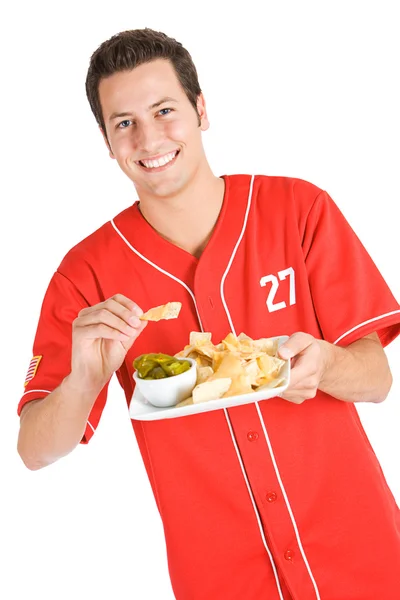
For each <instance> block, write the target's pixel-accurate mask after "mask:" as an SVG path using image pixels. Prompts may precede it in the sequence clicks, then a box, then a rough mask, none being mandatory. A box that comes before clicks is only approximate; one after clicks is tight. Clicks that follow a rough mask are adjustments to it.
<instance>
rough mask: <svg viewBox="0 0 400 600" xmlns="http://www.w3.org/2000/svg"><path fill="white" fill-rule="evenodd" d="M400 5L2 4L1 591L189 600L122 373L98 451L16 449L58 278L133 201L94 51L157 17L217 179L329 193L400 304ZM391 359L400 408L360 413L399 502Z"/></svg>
mask: <svg viewBox="0 0 400 600" xmlns="http://www.w3.org/2000/svg"><path fill="white" fill-rule="evenodd" d="M396 4H397V3H396V2H385V1H382V0H380V1H379V2H361V1H360V2H352V1H351V0H350V1H349V0H347V1H346V2H343V3H338V2H337V1H335V2H333V1H332V2H322V1H319V2H314V3H311V2H292V3H288V2H282V1H280V2H276V0H274V1H273V2H272V1H271V2H269V1H267V2H266V1H263V2H260V6H262V7H263V8H260V7H259V6H258V3H256V2H251V1H249V0H247V1H246V2H245V3H244V4H243V5H239V4H237V5H236V4H235V2H233V1H231V2H219V3H217V2H212V3H210V4H209V5H208V4H207V3H198V2H196V3H195V2H189V1H188V0H187V1H186V2H181V3H180V2H177V1H173V2H165V1H164V2H160V1H155V0H152V1H151V2H122V1H118V0H114V1H113V2H108V3H101V2H99V1H97V2H84V1H82V2H79V3H75V4H74V3H73V2H72V3H71V2H68V3H65V4H63V5H61V4H60V3H58V2H54V3H50V2H48V3H44V2H32V3H31V2H23V3H18V2H14V3H13V4H12V8H10V6H11V4H10V6H9V7H7V8H4V7H3V8H2V14H1V15H0V23H1V29H2V31H1V32H0V33H1V36H0V39H1V49H0V50H1V61H2V65H1V81H2V83H1V88H2V92H1V96H0V101H1V141H2V143H1V150H0V151H1V155H2V156H1V171H2V176H1V181H0V185H1V192H0V194H1V199H2V200H1V202H2V212H1V216H2V220H1V225H2V227H1V231H2V235H1V269H2V274H3V276H2V288H1V290H2V292H1V303H2V305H1V317H2V318H1V322H2V329H1V331H2V336H1V342H2V343H1V353H2V357H1V371H2V381H3V388H2V396H3V398H2V402H1V411H2V412H1V418H0V456H1V480H0V489H1V496H0V498H1V511H0V531H1V535H0V553H2V554H3V558H2V564H1V567H2V569H1V570H2V576H1V578H0V597H2V598H6V599H7V600H20V599H21V598H25V597H29V598H33V599H34V600H36V599H40V600H50V599H51V600H54V598H57V600H64V599H68V600H70V599H71V598H74V599H75V600H83V599H92V598H93V599H99V598H101V599H103V598H104V599H106V598H107V599H110V598H118V600H128V599H131V598H140V599H141V600H146V599H154V598H157V599H162V600H171V599H172V598H173V594H172V591H171V586H170V583H169V579H168V571H167V565H166V556H165V546H164V540H163V532H162V525H161V522H160V519H159V516H158V513H157V511H156V506H155V502H154V500H153V496H152V494H151V490H150V485H149V483H148V481H147V478H146V475H145V471H144V467H143V465H142V462H141V458H140V455H139V451H138V447H137V444H136V440H135V438H134V435H133V433H132V429H131V425H130V421H129V419H128V413H127V408H126V404H125V400H124V396H123V393H122V390H120V389H119V387H118V383H117V382H116V381H115V380H114V381H113V382H112V384H111V388H110V393H109V400H108V404H107V406H106V409H105V411H104V413H103V417H102V420H101V423H100V426H99V428H98V430H97V433H96V434H95V436H94V438H93V440H92V441H91V443H90V444H89V446H87V447H82V446H80V447H78V448H77V449H76V450H75V451H74V452H73V453H72V454H71V455H69V456H68V457H66V458H64V459H63V460H61V461H59V462H57V463H56V464H54V465H52V466H50V467H48V468H46V469H44V470H41V471H38V472H30V471H28V470H27V469H26V468H25V467H24V466H23V464H22V462H21V461H20V459H19V457H18V455H17V453H16V439H17V431H18V418H17V416H16V406H17V402H18V400H19V398H20V396H21V394H22V393H23V381H24V377H25V373H26V370H27V367H28V364H29V361H30V358H31V348H32V342H33V337H34V334H35V330H36V323H37V319H38V316H39V311H40V306H41V302H42V299H43V295H44V292H45V289H46V287H47V284H48V282H49V280H50V277H51V275H52V273H53V271H54V270H55V269H56V268H57V266H58V264H59V262H60V261H61V259H62V257H63V256H64V254H65V253H66V252H67V251H68V250H69V249H70V248H71V247H72V246H73V245H74V244H76V243H78V242H79V241H80V240H81V239H82V238H84V237H86V236H87V235H88V234H90V233H91V232H92V231H93V230H95V229H96V228H97V227H99V226H101V225H102V224H103V223H104V222H106V221H108V220H109V219H110V218H111V217H113V216H114V215H116V214H117V213H118V212H120V211H121V210H123V209H124V208H125V207H127V206H129V205H130V204H131V203H132V202H133V200H134V198H135V197H136V195H135V190H134V188H133V185H132V184H131V183H130V181H129V180H128V179H127V178H126V177H125V176H124V175H123V174H122V172H120V171H119V168H118V165H117V164H116V162H115V161H111V160H110V159H109V157H108V154H107V152H106V148H105V146H104V144H103V141H102V139H101V137H100V134H99V132H98V130H97V127H96V124H95V121H94V118H93V117H92V114H91V112H90V109H89V105H88V102H87V100H86V96H85V88H84V83H85V76H86V71H87V67H88V63H89V58H90V55H91V53H92V52H93V51H94V50H95V49H96V48H97V46H98V45H99V44H100V43H101V42H102V41H104V40H105V39H107V38H109V37H110V36H111V35H113V34H115V33H117V32H119V31H122V30H125V29H133V28H139V27H146V26H147V27H151V28H153V29H158V30H161V31H164V32H165V33H167V34H168V35H170V36H172V37H175V38H176V39H178V40H179V41H181V42H182V43H183V45H185V46H186V47H187V48H188V50H189V51H190V52H191V54H192V57H193V59H194V62H195V64H196V65H197V69H198V73H199V79H200V84H201V86H202V88H203V91H204V93H205V97H206V100H207V103H208V111H209V117H210V121H211V129H210V130H209V131H208V132H206V133H205V134H204V143H205V146H206V150H207V153H208V157H209V161H210V164H211V166H212V168H213V170H214V172H215V173H216V174H219V175H221V174H224V173H235V172H242V173H246V172H248V173H264V174H271V175H287V176H294V177H300V178H302V179H306V180H309V181H311V182H313V183H314V184H316V185H318V186H320V187H322V188H323V189H326V190H327V191H328V192H329V193H330V195H331V196H332V197H333V198H334V200H335V201H336V202H337V204H338V205H339V207H340V208H341V210H342V211H343V212H344V214H345V216H346V217H347V219H348V220H349V221H350V223H351V225H352V226H353V228H354V229H355V231H356V232H357V234H358V235H359V237H360V238H361V239H362V241H363V243H364V244H365V246H366V247H367V249H368V250H369V252H370V253H371V255H372V256H373V258H374V260H375V262H376V264H377V265H378V267H379V268H380V270H381V272H382V274H383V275H384V277H385V279H386V281H387V282H388V284H389V285H390V287H391V289H392V291H393V293H394V294H395V296H396V297H397V298H398V299H399V297H400V278H399V269H398V258H399V243H398V235H399V234H398V217H396V216H395V215H396V214H397V215H398V205H399V186H398V172H399V164H400V161H399V139H400V120H399V106H400V97H399V86H398V72H399V64H398V59H399V56H400V41H399V40H400V38H399V35H398V31H399V22H398V18H397V17H396V16H395V15H396ZM371 293H374V290H373V289H371ZM349 302H351V298H349ZM387 355H388V357H389V360H390V363H391V367H392V370H393V374H394V377H395V382H394V385H393V388H392V391H391V393H390V396H389V398H388V399H387V400H386V402H385V403H383V404H380V405H363V406H359V410H360V414H361V417H362V421H363V423H364V426H365V428H366V431H367V433H368V435H369V438H370V440H371V442H372V444H373V447H374V449H375V451H376V453H377V455H378V457H379V459H380V461H381V464H382V467H383V470H384V473H385V475H386V478H387V480H388V483H389V485H390V487H391V489H392V491H393V493H394V495H395V497H396V499H397V501H399V499H400V469H399V466H398V464H399V454H400V452H399V451H400V438H399V434H398V423H399V418H400V408H399V406H400V404H399V395H400V360H399V359H400V343H399V341H398V340H397V341H396V342H394V343H393V344H392V345H391V346H390V347H389V348H388V349H387ZM348 459H349V460H351V457H348ZM339 485H340V481H339ZM6 590H7V591H6ZM227 600H228V599H227ZM244 600H245V599H244Z"/></svg>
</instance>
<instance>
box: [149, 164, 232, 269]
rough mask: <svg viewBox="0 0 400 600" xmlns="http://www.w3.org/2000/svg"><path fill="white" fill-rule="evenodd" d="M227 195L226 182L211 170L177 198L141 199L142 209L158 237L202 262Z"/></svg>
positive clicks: (189, 185) (201, 175) (188, 186)
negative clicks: (201, 258) (202, 256)
mask: <svg viewBox="0 0 400 600" xmlns="http://www.w3.org/2000/svg"><path fill="white" fill-rule="evenodd" d="M224 191H225V182H224V180H223V179H221V178H219V177H216V176H215V175H214V174H213V173H212V172H211V169H210V168H208V170H206V172H205V173H202V174H199V175H198V176H196V177H194V178H193V180H192V181H191V182H190V183H189V184H188V185H187V186H186V188H185V189H183V190H181V191H180V192H179V194H177V195H175V196H171V197H168V198H159V197H154V196H147V195H146V197H141V196H139V200H140V204H139V208H140V212H141V213H142V215H143V217H144V218H145V219H146V221H147V222H148V223H149V224H150V225H151V226H152V227H153V229H155V230H156V231H157V233H158V234H159V235H161V236H162V237H163V238H164V239H166V240H168V241H169V242H171V243H172V244H175V245H176V246H178V247H180V248H183V250H186V252H189V253H190V254H192V255H193V256H196V257H197V258H199V257H200V255H201V253H202V252H203V250H204V248H205V247H206V245H207V242H208V240H209V239H210V237H211V234H212V232H213V230H214V227H215V224H216V222H217V219H218V216H219V213H220V210H221V207H222V202H223V198H224Z"/></svg>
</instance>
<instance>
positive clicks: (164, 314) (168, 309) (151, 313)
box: [139, 302, 182, 321]
mask: <svg viewBox="0 0 400 600" xmlns="http://www.w3.org/2000/svg"><path fill="white" fill-rule="evenodd" d="M181 308H182V303H181V302H167V304H162V305H161V306H155V307H154V308H150V310H148V311H147V312H145V313H144V314H143V315H141V316H140V317H139V319H140V320H141V321H161V320H162V319H176V318H177V317H178V316H179V313H180V311H181Z"/></svg>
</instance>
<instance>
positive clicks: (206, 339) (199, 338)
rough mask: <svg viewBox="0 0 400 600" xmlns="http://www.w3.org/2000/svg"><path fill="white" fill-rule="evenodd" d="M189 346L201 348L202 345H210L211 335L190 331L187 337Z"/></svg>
mask: <svg viewBox="0 0 400 600" xmlns="http://www.w3.org/2000/svg"><path fill="white" fill-rule="evenodd" d="M189 344H190V345H191V346H202V345H203V344H208V345H210V344H212V342H211V333H210V332H205V333H204V332H201V331H191V332H190V336H189Z"/></svg>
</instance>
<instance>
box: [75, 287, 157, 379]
mask: <svg viewBox="0 0 400 600" xmlns="http://www.w3.org/2000/svg"><path fill="white" fill-rule="evenodd" d="M142 314H143V311H142V309H141V308H140V307H139V306H138V305H137V304H135V302H133V301H132V300H130V299H129V298H127V297H126V296H123V295H122V294H116V295H115V296H113V297H112V298H109V299H108V300H106V301H105V302H101V303H100V304H96V305H95V306H90V307H88V308H84V309H83V310H81V311H80V313H79V315H78V317H77V318H76V319H75V321H74V322H73V324H72V358H71V376H70V377H69V380H70V381H75V382H77V383H78V385H79V387H80V388H81V389H85V388H87V389H90V388H95V387H98V386H100V387H101V386H103V385H104V384H105V383H106V382H107V381H108V380H109V378H110V377H111V375H112V374H113V373H114V371H116V370H117V369H119V367H120V366H121V364H122V363H123V361H124V358H125V356H126V354H127V352H128V350H129V349H130V348H131V346H132V344H133V343H134V341H135V340H136V338H137V337H138V336H139V335H140V334H141V333H142V331H143V329H144V328H145V327H146V326H147V321H140V319H139V318H138V317H139V316H141V315H142Z"/></svg>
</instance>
